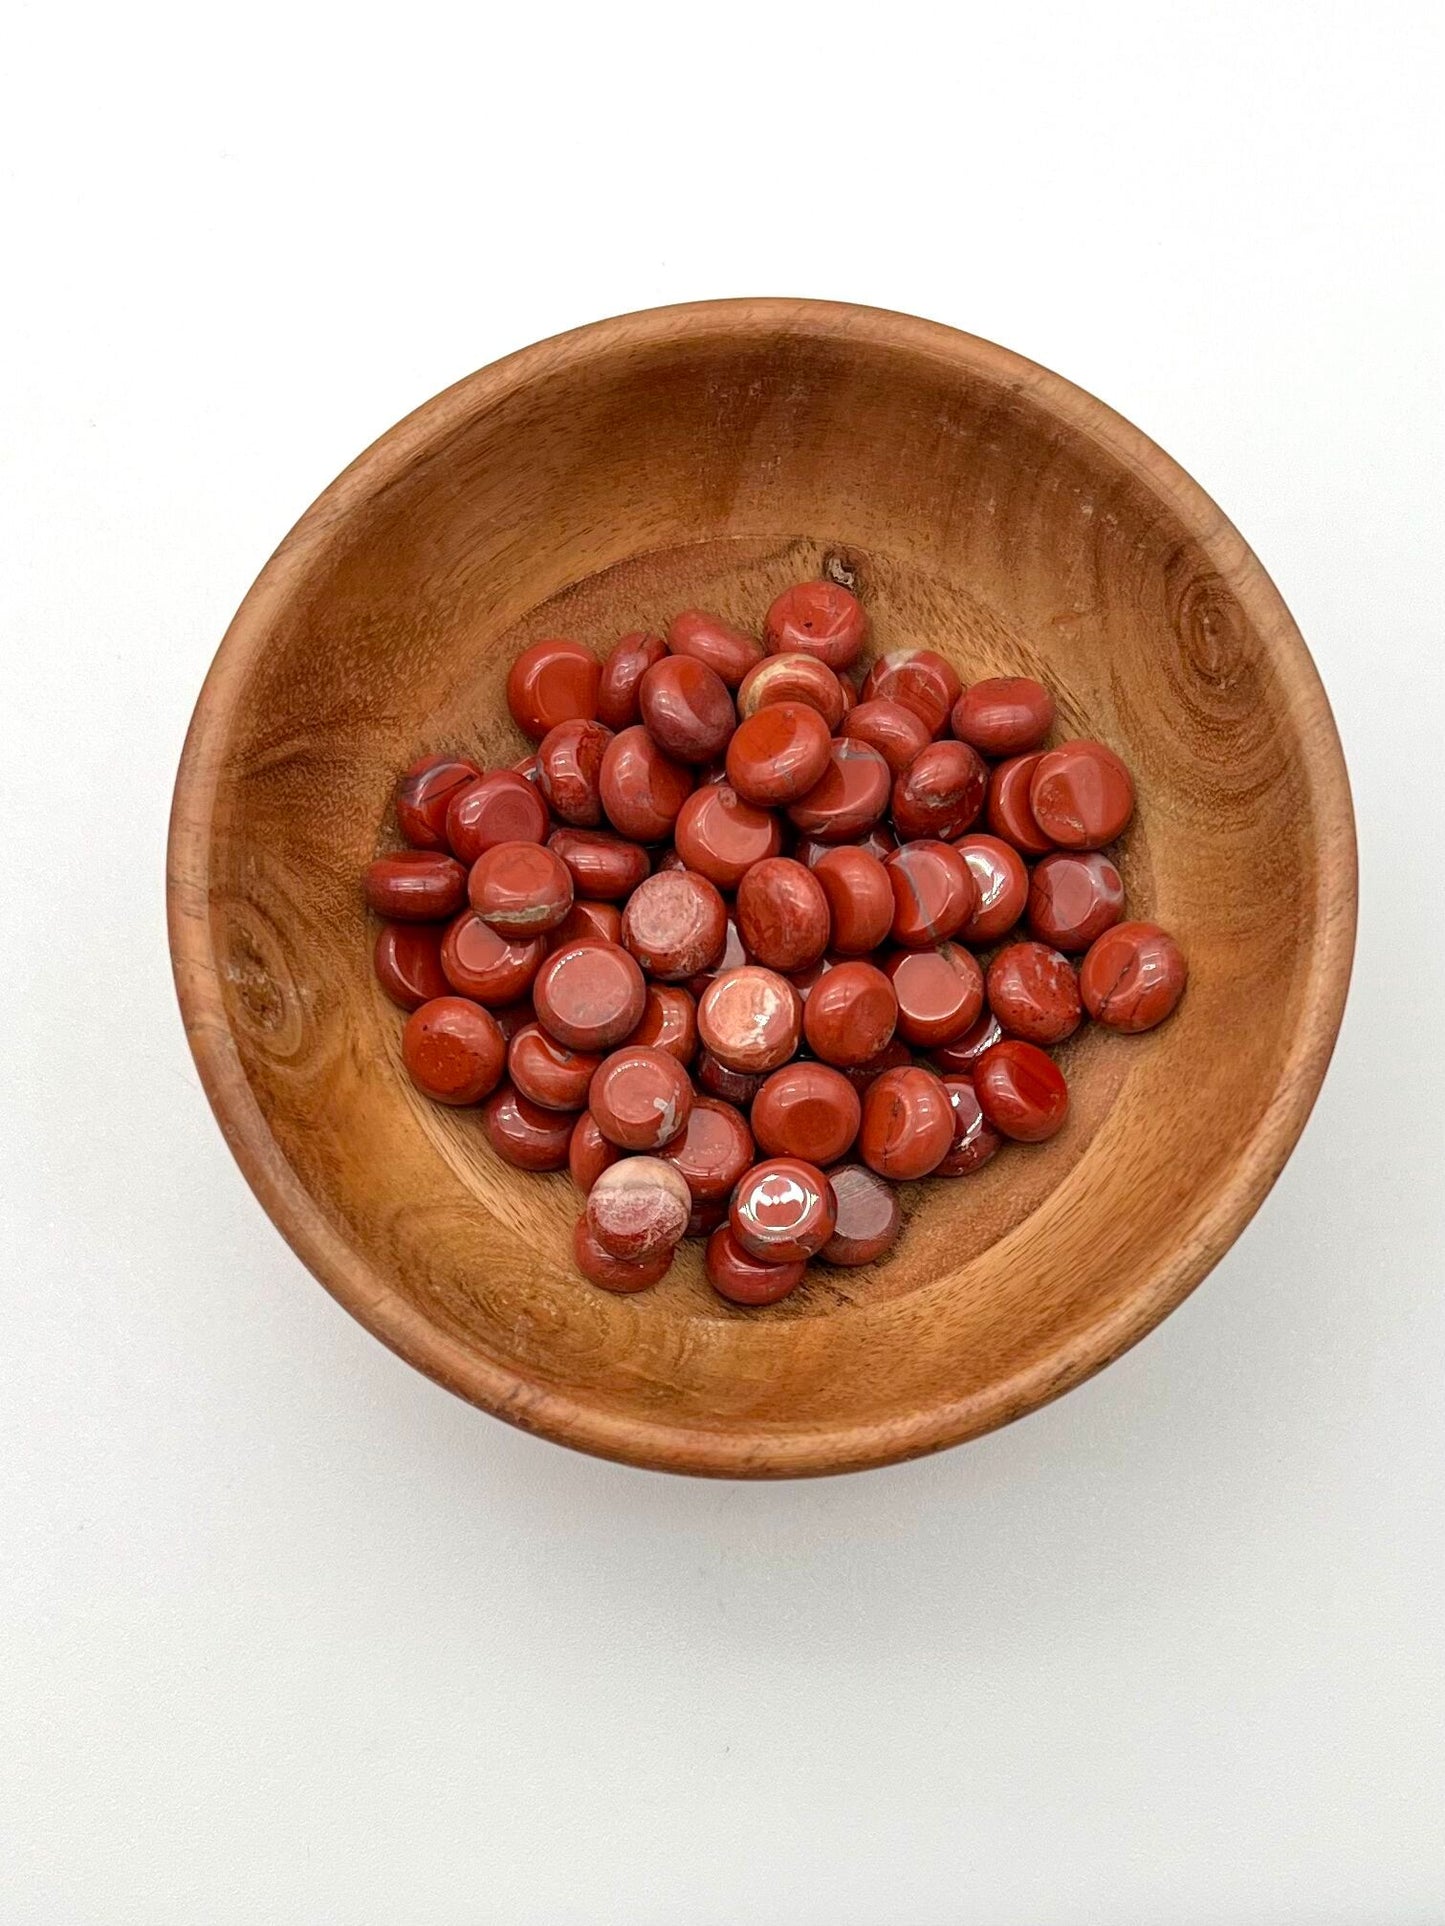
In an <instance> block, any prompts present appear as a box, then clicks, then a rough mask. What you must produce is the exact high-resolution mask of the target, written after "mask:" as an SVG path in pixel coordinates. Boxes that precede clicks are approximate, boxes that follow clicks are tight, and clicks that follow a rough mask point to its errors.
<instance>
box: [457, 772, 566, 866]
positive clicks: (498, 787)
mask: <svg viewBox="0 0 1445 1926" xmlns="http://www.w3.org/2000/svg"><path fill="white" fill-rule="evenodd" d="M547 829H548V819H547V804H546V802H545V800H544V799H543V797H542V794H541V792H540V790H538V789H537V788H536V786H535V785H534V784H532V783H530V782H528V781H527V779H526V777H525V776H519V775H518V774H517V772H516V770H515V769H494V770H493V771H492V773H491V774H490V775H489V776H479V777H478V778H477V780H476V781H475V782H470V783H468V784H467V786H466V788H465V789H459V790H458V791H457V792H456V794H455V795H454V796H453V797H452V799H451V802H450V803H449V804H448V806H447V841H448V842H449V843H450V844H451V846H452V848H453V850H454V851H455V852H456V855H457V856H458V858H459V859H460V860H461V861H462V862H464V863H466V864H467V865H468V866H470V865H471V864H472V863H474V862H475V861H476V860H477V858H478V857H479V856H484V855H485V854H486V852H487V851H488V850H489V849H491V848H492V847H493V846H494V845H495V844H497V843H540V842H541V841H543V839H544V838H545V836H546V834H547Z"/></svg>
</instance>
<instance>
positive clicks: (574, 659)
mask: <svg viewBox="0 0 1445 1926" xmlns="http://www.w3.org/2000/svg"><path fill="white" fill-rule="evenodd" d="M601 680H602V664H601V663H600V662H599V661H598V660H597V657H596V656H595V655H594V654H593V653H592V651H591V649H584V648H583V646H582V644H581V643H580V642H564V641H561V640H556V639H554V640H549V641H545V642H534V643H533V644H532V646H531V648H529V649H523V651H522V653H521V654H520V655H519V656H518V657H517V659H516V661H515V662H514V663H513V664H512V666H511V669H510V670H509V671H508V674H507V707H508V709H509V710H510V711H511V714H512V720H513V722H515V723H516V725H517V727H518V728H519V729H520V730H521V732H522V734H523V735H524V736H530V737H531V738H532V740H533V742H540V741H541V740H542V738H543V736H545V735H546V733H547V731H548V730H549V729H555V728H556V726H557V724H558V723H559V722H571V721H572V719H573V718H574V717H576V716H581V717H583V718H584V719H585V720H587V721H591V720H592V719H593V718H594V717H595V716H596V714H597V689H598V684H599V683H600V682H601Z"/></svg>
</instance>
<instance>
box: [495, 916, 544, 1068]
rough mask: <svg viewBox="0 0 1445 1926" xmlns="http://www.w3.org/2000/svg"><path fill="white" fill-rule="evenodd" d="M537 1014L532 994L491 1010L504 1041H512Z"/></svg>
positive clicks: (500, 1004)
mask: <svg viewBox="0 0 1445 1926" xmlns="http://www.w3.org/2000/svg"><path fill="white" fill-rule="evenodd" d="M548 940H549V941H550V940H551V939H550V938H549V939H548ZM536 1015H537V1012H536V1011H535V1010H534V1009H533V1008H532V999H531V997H530V996H522V997H518V999H517V1001H516V1002H515V1003H499V1004H498V1005H497V1006H496V1008H495V1009H494V1010H492V1011H491V1016H492V1019H493V1021H494V1022H495V1023H496V1026H497V1028H498V1029H499V1030H500V1031H501V1033H502V1041H503V1043H510V1042H511V1041H512V1038H513V1037H514V1036H515V1035H516V1034H517V1032H518V1031H519V1030H521V1029H524V1028H525V1027H526V1025H527V1024H529V1023H532V1022H534V1021H535V1020H536Z"/></svg>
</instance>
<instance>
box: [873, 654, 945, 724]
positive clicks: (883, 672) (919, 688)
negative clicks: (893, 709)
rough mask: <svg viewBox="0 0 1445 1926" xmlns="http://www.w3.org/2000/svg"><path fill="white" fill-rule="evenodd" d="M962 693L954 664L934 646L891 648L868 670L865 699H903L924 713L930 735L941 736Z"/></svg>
mask: <svg viewBox="0 0 1445 1926" xmlns="http://www.w3.org/2000/svg"><path fill="white" fill-rule="evenodd" d="M962 693H963V684H962V683H961V682H960V681H959V679H958V673H957V671H956V670H955V669H954V667H953V665H952V664H951V663H949V662H945V660H944V659H943V657H942V656H941V655H937V654H935V653H934V651H933V650H932V649H891V650H890V651H889V652H888V654H887V655H880V656H879V658H878V660H877V661H876V662H875V663H874V664H873V667H872V668H871V669H870V670H869V671H868V674H867V676H866V677H865V679H864V682H863V689H862V698H863V701H864V702H874V701H879V700H886V701H889V702H901V703H902V704H903V706H904V708H905V709H912V710H913V711H914V712H915V713H916V714H917V715H920V716H922V718H923V720H924V722H926V723H927V725H928V733H929V734H930V735H931V736H941V735H942V734H943V731H944V729H945V728H946V726H947V724H948V717H949V712H950V711H951V710H952V708H953V705H954V703H955V702H957V700H958V698H959V696H960V695H962Z"/></svg>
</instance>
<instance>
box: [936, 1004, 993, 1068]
mask: <svg viewBox="0 0 1445 1926" xmlns="http://www.w3.org/2000/svg"><path fill="white" fill-rule="evenodd" d="M1002 1042H1003V1025H1002V1024H1001V1023H1000V1022H999V1020H998V1018H997V1017H996V1016H995V1015H994V1013H993V1011H992V1010H984V1011H983V1012H982V1013H981V1014H980V1015H979V1016H977V1017H976V1018H975V1019H974V1021H973V1022H972V1023H971V1024H970V1025H969V1026H968V1028H967V1029H966V1030H965V1031H964V1033H963V1035H962V1036H959V1037H955V1038H954V1039H953V1041H952V1042H951V1043H941V1044H939V1046H938V1048H937V1049H935V1050H933V1051H931V1052H930V1060H931V1062H932V1064H933V1067H934V1069H935V1070H938V1071H940V1072H942V1073H944V1074H946V1075H957V1076H961V1077H964V1076H967V1077H971V1076H972V1075H973V1073H974V1071H975V1070H976V1069H977V1068H978V1066H979V1062H980V1060H981V1058H982V1057H983V1055H984V1053H985V1051H988V1050H992V1048H993V1046H994V1045H995V1044H996V1043H1002Z"/></svg>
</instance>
